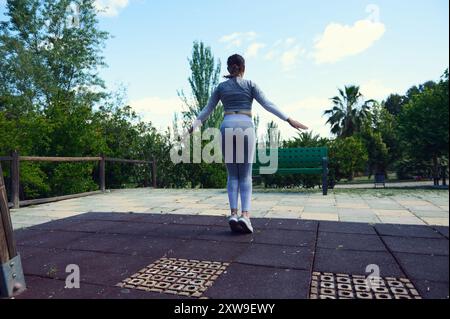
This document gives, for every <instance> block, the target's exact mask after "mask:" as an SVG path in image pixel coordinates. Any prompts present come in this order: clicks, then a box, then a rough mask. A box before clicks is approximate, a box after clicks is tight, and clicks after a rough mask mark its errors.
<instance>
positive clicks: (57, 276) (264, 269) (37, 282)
mask: <svg viewBox="0 0 450 319" xmlns="http://www.w3.org/2000/svg"><path fill="white" fill-rule="evenodd" d="M126 193H127V192H119V193H116V194H115V195H113V196H111V197H108V196H105V197H98V198H97V201H98V202H97V205H102V208H106V207H105V206H107V205H113V206H114V204H117V206H118V208H123V206H122V205H131V204H133V203H135V201H133V200H130V197H129V196H126ZM154 193H159V195H156V194H155V195H153V199H154V200H155V201H156V203H153V204H152V205H164V204H166V205H168V204H167V202H166V201H165V200H167V197H166V196H163V193H162V192H160V191H157V192H154ZM202 193H203V194H204V192H202ZM185 194H186V193H184V192H179V193H178V194H176V193H172V195H170V196H173V202H172V203H171V204H173V205H175V206H174V207H172V208H173V209H181V208H179V207H178V206H177V201H176V199H177V198H183V200H181V202H184V203H187V202H185V201H191V202H193V203H194V204H195V203H196V201H195V199H196V198H195V196H194V198H192V196H190V197H182V196H185ZM188 194H195V192H188ZM209 194H210V198H209V200H208V199H203V200H202V202H203V204H198V205H211V206H214V205H215V204H214V201H223V200H224V198H223V196H222V195H220V193H215V192H210V193H209ZM144 195H145V196H144ZM142 196H143V197H145V198H146V199H145V202H146V203H149V201H148V200H149V199H148V192H142ZM215 196H216V197H215ZM256 196H257V197H258V196H259V195H256ZM266 196H269V195H266ZM271 196H272V195H271ZM283 196H284V197H280V198H279V199H281V198H283V199H284V198H291V201H290V202H289V204H290V206H291V207H293V209H294V208H295V209H298V207H300V205H302V204H300V203H297V204H296V203H295V201H294V199H295V198H298V196H292V197H290V196H287V195H283ZM262 197H263V198H267V197H264V196H262ZM101 198H102V199H103V200H101V201H99V199H101ZM105 198H110V199H111V202H110V203H109V204H107V203H106V200H104V199H105ZM158 198H160V200H158ZM211 198H215V199H214V201H213V200H211ZM337 198H338V199H339V197H337ZM316 199H317V197H316V196H308V197H307V198H306V199H305V202H304V204H313V203H315V200H316ZM89 200H90V201H93V198H90V199H89ZM124 200H126V201H127V203H123V202H122V201H124ZM197 200H199V199H198V198H197ZM328 200H332V197H330V199H328ZM267 202H269V201H267ZM320 202H321V201H320ZM75 203H77V202H75ZM75 203H74V204H73V206H72V208H75V207H77V205H78V204H75ZM91 203H92V202H91ZM140 203H142V201H141V202H140ZM208 203H209V204H208ZM257 203H258V201H257ZM337 203H338V208H339V203H340V202H339V200H338V201H337ZM350 204H354V203H351V201H349V202H348V203H346V204H345V205H350ZM390 204H392V203H390ZM218 205H220V204H218ZM354 205H356V204H354ZM398 205H401V204H400V203H398ZM402 205H410V204H408V202H404V203H403V204H402ZM127 207H128V206H127ZM129 207H133V209H136V210H137V209H138V208H137V207H139V206H129ZM177 207H178V208H177ZM205 207H206V206H205ZM208 207H210V206H208ZM271 207H272V206H271ZM286 207H288V206H286ZM305 207H310V206H308V205H305ZM311 207H315V206H311ZM402 207H403V206H402ZM433 207H434V206H433ZM66 208H67V207H66ZM194 208H195V207H194ZM212 208H213V207H211V208H210V209H212ZM77 209H78V208H77ZM79 209H83V207H79ZM145 209H148V208H145ZM145 209H144V208H141V209H139V210H142V211H143V210H145ZM183 209H188V208H183ZM254 223H255V226H256V229H257V231H256V233H255V234H253V235H233V234H231V232H230V231H229V229H228V227H224V226H223V218H222V217H220V216H192V215H174V214H121V213H87V214H81V215H77V216H74V217H70V218H66V219H62V220H58V221H53V222H50V223H47V224H41V225H37V226H33V227H31V228H28V229H22V230H18V231H17V232H16V235H17V242H18V250H19V251H20V253H21V256H22V262H23V267H24V272H25V275H26V281H27V285H28V290H27V291H25V292H24V293H23V294H22V295H20V296H19V298H109V299H111V298H120V299H126V298H133V299H135V298H142V299H146V298H185V299H186V298H211V299H224V298H226V299H228V298H230V299H233V298H244V299H247V298H248V299H252V298H258V299H260V298H263V299H266V298H267V299H279V298H285V299H304V298H313V299H314V298H321V299H322V298H326V299H329V298H360V299H369V298H379V299H387V298H401V299H404V298H448V296H449V276H448V269H449V268H448V267H449V264H448V262H449V255H448V251H449V249H448V243H449V241H448V236H449V235H448V227H442V226H435V227H431V226H411V225H386V224H378V225H369V224H364V223H347V222H328V221H321V222H319V221H307V220H296V221H293V220H292V219H267V218H261V219H255V220H254ZM69 264H74V265H77V266H79V270H80V276H81V277H80V278H81V285H80V288H79V289H65V285H66V283H65V282H66V276H67V275H68V273H66V266H67V265H69ZM373 271H379V276H380V277H381V278H376V279H377V281H376V282H373V283H372V284H371V285H369V284H368V282H367V280H366V276H367V275H368V274H369V273H370V272H373ZM372 274H373V273H372Z"/></svg>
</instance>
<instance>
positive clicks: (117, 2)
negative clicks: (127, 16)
mask: <svg viewBox="0 0 450 319" xmlns="http://www.w3.org/2000/svg"><path fill="white" fill-rule="evenodd" d="M129 3H130V1H129V0H95V3H94V4H95V7H96V9H97V10H98V11H99V15H101V16H104V17H116V16H118V15H119V13H120V11H121V10H123V9H125V8H126V7H127V6H128V4H129Z"/></svg>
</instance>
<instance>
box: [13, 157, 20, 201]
mask: <svg viewBox="0 0 450 319" xmlns="http://www.w3.org/2000/svg"><path fill="white" fill-rule="evenodd" d="M11 157H12V161H11V200H12V203H13V208H19V207H20V161H19V152H17V151H13V152H11Z"/></svg>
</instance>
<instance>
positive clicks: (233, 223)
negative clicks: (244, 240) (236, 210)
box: [228, 214, 242, 233]
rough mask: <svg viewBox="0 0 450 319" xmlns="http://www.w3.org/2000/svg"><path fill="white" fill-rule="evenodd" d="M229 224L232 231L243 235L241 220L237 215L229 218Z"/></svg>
mask: <svg viewBox="0 0 450 319" xmlns="http://www.w3.org/2000/svg"><path fill="white" fill-rule="evenodd" d="M228 224H229V225H230V228H231V231H233V232H235V233H242V227H241V225H240V224H239V220H238V217H237V215H236V214H235V215H231V216H230V217H228Z"/></svg>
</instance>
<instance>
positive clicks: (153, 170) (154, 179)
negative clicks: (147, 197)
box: [152, 157, 158, 188]
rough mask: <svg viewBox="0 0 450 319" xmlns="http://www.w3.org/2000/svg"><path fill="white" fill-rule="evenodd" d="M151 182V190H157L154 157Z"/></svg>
mask: <svg viewBox="0 0 450 319" xmlns="http://www.w3.org/2000/svg"><path fill="white" fill-rule="evenodd" d="M152 180H153V188H157V187H158V185H157V183H156V159H155V158H154V157H153V160H152Z"/></svg>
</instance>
